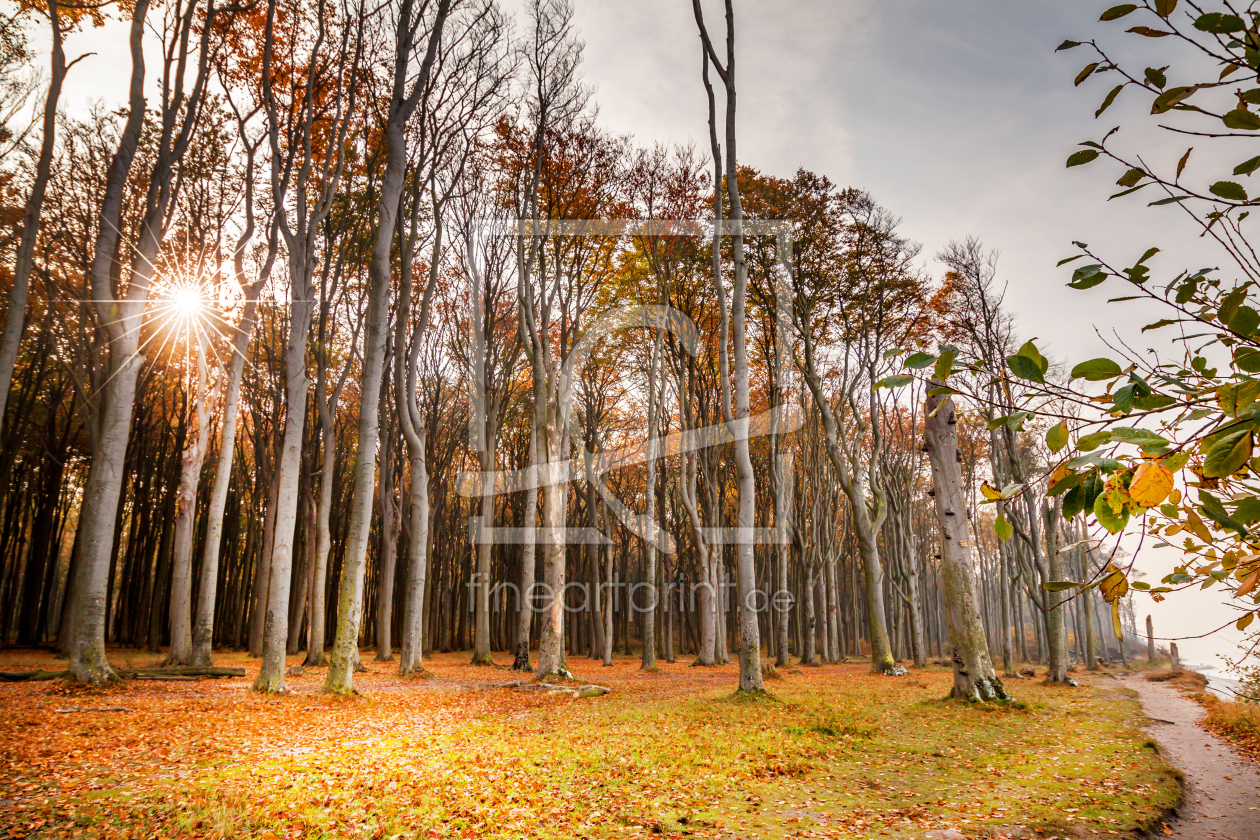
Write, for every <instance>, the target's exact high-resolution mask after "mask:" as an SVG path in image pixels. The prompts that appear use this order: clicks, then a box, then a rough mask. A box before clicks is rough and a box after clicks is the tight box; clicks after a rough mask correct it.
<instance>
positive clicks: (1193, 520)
mask: <svg viewBox="0 0 1260 840" xmlns="http://www.w3.org/2000/svg"><path fill="white" fill-rule="evenodd" d="M1186 530H1187V531H1189V532H1190V533H1192V534H1194V535H1195V536H1196V537H1198V538H1199V539H1201V540H1203V541H1204V542H1205V543H1210V542H1212V533H1211V532H1210V531H1208V529H1207V526H1206V525H1204V524H1203V520H1202V519H1200V518H1199V514H1197V513H1195V512H1194V511H1193V510H1187V511H1186Z"/></svg>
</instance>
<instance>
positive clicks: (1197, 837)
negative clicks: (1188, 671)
mask: <svg viewBox="0 0 1260 840" xmlns="http://www.w3.org/2000/svg"><path fill="white" fill-rule="evenodd" d="M1121 682H1122V683H1123V684H1124V685H1125V686H1126V687H1128V688H1132V689H1134V690H1135V691H1137V693H1138V699H1139V700H1140V701H1141V703H1142V711H1144V712H1146V714H1147V716H1149V717H1151V718H1154V719H1155V721H1154V722H1153V723H1152V724H1151V725H1150V726H1149V727H1147V731H1149V732H1150V734H1151V736H1152V737H1154V739H1155V740H1156V741H1157V742H1158V743H1159V747H1160V751H1161V753H1162V754H1163V756H1164V759H1165V760H1166V761H1167V762H1168V763H1169V764H1172V765H1173V766H1174V767H1176V768H1177V769H1178V770H1180V771H1181V772H1182V773H1184V774H1185V776H1186V801H1185V804H1184V805H1183V806H1182V807H1181V809H1180V811H1179V816H1178V817H1177V819H1175V820H1170V821H1169V822H1168V824H1167V827H1168V828H1169V829H1171V833H1169V832H1162V833H1164V834H1165V835H1166V836H1170V837H1180V838H1184V840H1260V765H1257V764H1255V763H1254V762H1252V761H1248V760H1247V759H1246V758H1244V757H1243V756H1242V755H1241V754H1240V753H1238V752H1235V751H1234V749H1233V748H1232V747H1230V746H1229V744H1228V743H1226V742H1225V741H1223V740H1221V739H1220V738H1217V737H1216V736H1215V735H1213V734H1212V733H1211V732H1208V731H1207V730H1206V729H1204V728H1203V727H1201V726H1199V723H1198V722H1199V720H1200V719H1201V718H1202V717H1203V709H1202V708H1201V707H1200V706H1199V705H1198V704H1197V703H1195V702H1194V701H1193V700H1191V699H1190V698H1188V697H1186V696H1185V695H1183V694H1182V693H1181V692H1180V691H1179V690H1177V689H1176V688H1173V687H1172V686H1170V685H1168V684H1166V683H1155V682H1147V681H1146V680H1145V679H1143V678H1142V677H1140V676H1131V677H1124V678H1121Z"/></svg>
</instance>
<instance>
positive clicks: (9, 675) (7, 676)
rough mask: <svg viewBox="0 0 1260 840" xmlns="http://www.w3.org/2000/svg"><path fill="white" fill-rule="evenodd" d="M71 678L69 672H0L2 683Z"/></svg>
mask: <svg viewBox="0 0 1260 840" xmlns="http://www.w3.org/2000/svg"><path fill="white" fill-rule="evenodd" d="M68 676H70V672H69V671H0V682H33V681H35V680H56V679H63V678H65V677H68Z"/></svg>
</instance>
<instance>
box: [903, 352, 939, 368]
mask: <svg viewBox="0 0 1260 840" xmlns="http://www.w3.org/2000/svg"><path fill="white" fill-rule="evenodd" d="M935 361H936V357H935V356H933V355H932V354H931V353H913V354H911V356H910V357H909V358H908V359H906V367H908V368H910V369H911V370H922V369H923V368H925V367H929V366H930V365H931V364H932V363H933V362H935Z"/></svg>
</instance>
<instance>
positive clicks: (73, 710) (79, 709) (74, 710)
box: [53, 706, 135, 715]
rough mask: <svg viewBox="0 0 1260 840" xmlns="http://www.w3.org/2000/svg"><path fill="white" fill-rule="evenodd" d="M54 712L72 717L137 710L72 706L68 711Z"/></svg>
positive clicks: (118, 707)
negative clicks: (82, 714) (78, 713)
mask: <svg viewBox="0 0 1260 840" xmlns="http://www.w3.org/2000/svg"><path fill="white" fill-rule="evenodd" d="M53 711H55V712H56V713H57V714H59V715H72V714H75V713H77V712H134V711H135V709H128V708H127V707H126V706H97V707H95V708H92V707H88V708H83V707H81V706H71V707H70V708H68V709H53Z"/></svg>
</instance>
